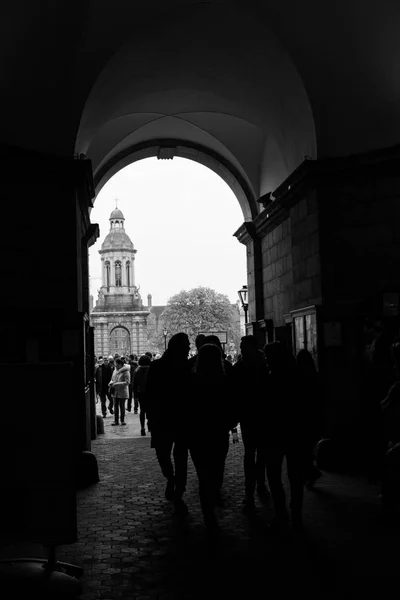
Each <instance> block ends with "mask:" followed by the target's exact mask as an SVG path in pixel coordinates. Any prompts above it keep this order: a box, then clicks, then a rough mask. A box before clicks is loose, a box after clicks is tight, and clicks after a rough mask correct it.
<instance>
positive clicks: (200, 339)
mask: <svg viewBox="0 0 400 600" xmlns="http://www.w3.org/2000/svg"><path fill="white" fill-rule="evenodd" d="M205 339H206V336H205V335H204V333H199V334H198V335H196V339H195V344H196V348H197V350H200V348H201V347H202V345H203V344H204V340H205Z"/></svg>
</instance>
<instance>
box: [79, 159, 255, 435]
mask: <svg viewBox="0 0 400 600" xmlns="http://www.w3.org/2000/svg"><path fill="white" fill-rule="evenodd" d="M91 220H92V222H93V223H98V224H99V228H100V236H99V239H98V240H97V242H96V244H94V245H93V246H92V247H91V248H90V251H89V274H90V294H91V322H92V325H93V327H94V340H95V355H96V356H97V357H99V356H102V357H103V358H104V357H107V358H108V357H109V356H110V355H111V356H113V355H114V354H116V353H117V354H120V355H121V354H122V355H125V356H127V357H128V356H129V355H130V354H134V355H136V357H139V356H140V355H141V354H144V353H145V352H146V351H148V352H152V354H153V356H154V357H156V356H157V355H159V354H161V353H162V351H163V349H164V338H163V328H164V320H163V312H164V310H165V308H166V307H167V306H168V302H169V300H170V298H172V297H174V296H175V295H177V294H179V293H180V292H181V291H182V290H187V291H190V290H193V289H197V288H209V289H211V290H213V291H215V292H216V294H221V295H223V296H225V297H227V299H228V302H229V304H230V306H231V308H232V312H233V313H234V314H235V315H236V317H235V318H236V322H235V327H236V335H235V337H233V335H232V334H231V333H229V332H228V333H227V339H226V343H225V345H224V350H225V353H226V354H227V355H229V354H230V355H233V357H236V356H237V354H238V351H239V340H240V336H241V335H243V334H244V312H243V309H242V307H241V305H240V302H239V299H238V293H237V292H238V290H239V289H240V288H241V287H242V285H243V284H244V283H246V281H247V272H246V270H247V267H246V249H245V247H244V246H243V245H242V244H239V243H238V241H237V239H236V238H235V237H234V235H233V233H234V232H235V231H236V230H237V228H238V227H239V226H240V225H241V224H242V222H243V212H242V210H241V207H240V205H239V204H238V202H237V198H236V197H235V194H234V193H233V191H232V189H231V188H230V187H229V186H228V185H227V184H226V182H225V181H224V180H223V179H222V178H221V177H220V176H219V175H217V174H216V173H215V172H213V171H212V170H211V169H210V168H207V167H205V166H203V165H201V164H199V163H198V162H195V161H193V160H187V159H184V158H180V157H176V158H174V160H173V161H162V160H157V158H155V157H152V158H147V159H143V160H140V161H136V162H135V163H132V164H130V165H128V166H126V167H124V168H123V169H120V170H119V171H118V172H117V173H116V174H115V175H114V176H112V177H111V178H109V179H108V180H107V182H106V183H104V185H103V186H102V187H101V189H100V191H99V193H98V195H97V198H96V202H95V205H94V208H93V209H92V212H91ZM130 244H131V245H130ZM124 332H125V333H124ZM169 337H170V332H168V334H167V341H168V339H169ZM189 337H190V336H189ZM128 346H129V347H128ZM194 352H195V344H194V339H191V353H194ZM99 411H100V403H98V412H99ZM110 431H111V430H110ZM133 432H134V433H135V430H133ZM127 435H129V433H128V432H127ZM136 435H139V430H138V431H136Z"/></svg>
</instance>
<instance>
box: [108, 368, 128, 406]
mask: <svg viewBox="0 0 400 600" xmlns="http://www.w3.org/2000/svg"><path fill="white" fill-rule="evenodd" d="M130 371H131V368H130V366H129V365H123V366H122V367H121V368H120V369H118V370H117V369H116V370H115V371H114V373H113V375H112V378H111V384H112V385H113V389H112V394H113V396H114V398H129V384H130V381H131V373H130Z"/></svg>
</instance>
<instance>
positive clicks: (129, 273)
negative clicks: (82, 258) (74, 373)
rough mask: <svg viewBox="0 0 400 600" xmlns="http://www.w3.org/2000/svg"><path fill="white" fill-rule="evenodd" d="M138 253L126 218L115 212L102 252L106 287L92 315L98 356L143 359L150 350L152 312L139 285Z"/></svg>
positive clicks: (95, 348) (102, 290) (99, 294)
mask: <svg viewBox="0 0 400 600" xmlns="http://www.w3.org/2000/svg"><path fill="white" fill-rule="evenodd" d="M136 252H137V250H135V248H134V245H133V243H132V241H131V239H130V237H129V236H128V234H127V233H126V231H125V217H124V215H123V214H122V212H121V211H120V210H119V209H118V208H115V209H114V210H113V211H112V213H111V215H110V231H109V233H108V234H107V236H106V237H105V240H104V242H103V244H102V246H101V249H100V250H99V254H100V256H101V264H102V271H101V273H102V285H101V288H100V289H99V293H98V298H97V301H96V306H95V307H94V308H93V310H92V312H91V323H92V326H93V327H94V351H95V354H96V356H108V355H110V354H115V353H118V354H123V355H129V354H138V355H139V354H142V353H143V352H145V351H146V350H147V318H148V316H149V310H148V308H147V307H145V306H143V302H142V299H141V296H140V293H139V288H138V287H137V286H136V285H135V254H136Z"/></svg>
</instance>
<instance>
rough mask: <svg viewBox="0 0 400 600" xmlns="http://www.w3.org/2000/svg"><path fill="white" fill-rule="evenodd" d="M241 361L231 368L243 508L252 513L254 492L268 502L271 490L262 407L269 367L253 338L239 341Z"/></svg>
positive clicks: (248, 336) (245, 337)
mask: <svg viewBox="0 0 400 600" xmlns="http://www.w3.org/2000/svg"><path fill="white" fill-rule="evenodd" d="M240 352H241V360H240V361H238V362H237V363H235V364H234V365H233V367H232V374H233V380H234V384H233V385H234V389H235V390H236V393H237V394H238V396H239V402H240V404H239V407H238V414H239V423H240V430H241V433H242V440H243V445H244V458H243V468H244V476H245V496H244V499H243V508H244V509H245V510H254V509H255V501H254V493H255V491H256V489H257V495H258V497H259V498H260V500H261V502H263V503H264V504H266V503H268V501H269V498H270V491H269V489H268V486H267V484H266V462H265V453H264V452H263V451H262V440H263V438H264V436H265V404H266V396H267V394H268V367H267V362H266V358H265V354H264V353H263V352H262V351H261V352H260V350H259V347H258V342H257V338H256V337H255V336H254V335H245V336H243V337H242V338H241V341H240Z"/></svg>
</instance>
